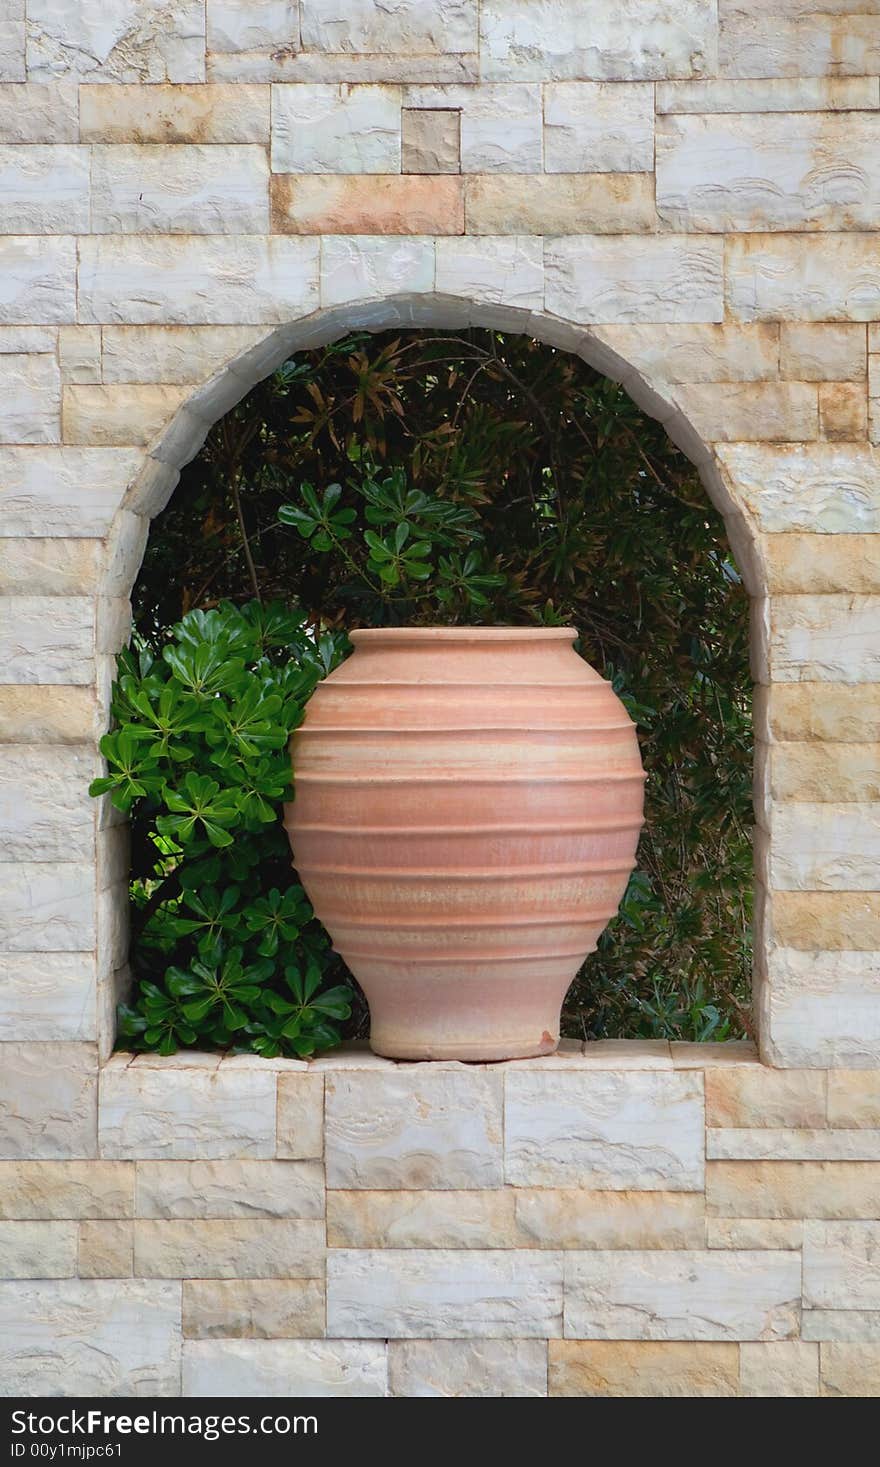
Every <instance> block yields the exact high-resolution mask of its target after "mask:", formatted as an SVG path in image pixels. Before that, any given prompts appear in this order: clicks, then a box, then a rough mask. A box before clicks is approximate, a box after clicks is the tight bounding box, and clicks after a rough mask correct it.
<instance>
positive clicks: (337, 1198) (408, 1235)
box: [327, 1187, 554, 1248]
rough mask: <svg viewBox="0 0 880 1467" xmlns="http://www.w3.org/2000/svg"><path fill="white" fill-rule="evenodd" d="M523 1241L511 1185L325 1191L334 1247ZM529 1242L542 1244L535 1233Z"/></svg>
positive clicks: (468, 1245) (512, 1243) (490, 1245)
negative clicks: (470, 1188) (481, 1189)
mask: <svg viewBox="0 0 880 1467" xmlns="http://www.w3.org/2000/svg"><path fill="white" fill-rule="evenodd" d="M521 1241H522V1239H521V1236H520V1235H519V1233H518V1230H517V1223H516V1219H515V1217H514V1195H513V1193H512V1192H511V1191H510V1189H509V1188H501V1187H498V1188H493V1189H491V1190H488V1191H485V1192H477V1191H471V1192H438V1191H430V1192H411V1191H385V1192H382V1191H372V1192H366V1191H352V1192H335V1191H330V1192H328V1193H327V1242H328V1245H329V1246H330V1247H331V1248H516V1247H517V1246H518V1244H519V1243H520V1242H521ZM527 1246H528V1247H535V1246H541V1245H540V1243H536V1240H535V1239H534V1238H531V1239H529V1240H528V1243H527ZM550 1246H554V1245H552V1244H551V1245H550Z"/></svg>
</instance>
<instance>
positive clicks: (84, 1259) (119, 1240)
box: [76, 1222, 134, 1279]
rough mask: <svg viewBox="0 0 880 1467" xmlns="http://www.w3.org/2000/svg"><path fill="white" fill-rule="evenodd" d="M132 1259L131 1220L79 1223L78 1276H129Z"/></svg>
mask: <svg viewBox="0 0 880 1467" xmlns="http://www.w3.org/2000/svg"><path fill="white" fill-rule="evenodd" d="M133 1259H134V1224H133V1223H131V1222H81V1223H80V1225H79V1248H78V1252H77V1266H76V1271H77V1273H78V1274H79V1277H80V1278H81V1279H123V1278H130V1277H131V1274H132V1264H133Z"/></svg>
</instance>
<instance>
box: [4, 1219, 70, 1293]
mask: <svg viewBox="0 0 880 1467" xmlns="http://www.w3.org/2000/svg"><path fill="white" fill-rule="evenodd" d="M75 1273H76V1223H73V1222H0V1279H53V1278H72V1277H73V1275H74V1274H75Z"/></svg>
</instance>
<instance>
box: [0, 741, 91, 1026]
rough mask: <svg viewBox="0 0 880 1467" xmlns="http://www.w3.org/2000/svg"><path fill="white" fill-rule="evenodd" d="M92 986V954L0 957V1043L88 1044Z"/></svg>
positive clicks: (5, 955) (12, 954)
mask: <svg viewBox="0 0 880 1467" xmlns="http://www.w3.org/2000/svg"><path fill="white" fill-rule="evenodd" d="M7 747H11V746H7ZM59 752H60V751H59ZM95 988H96V963H95V955H94V953H0V1041H16V1040H29V1039H35V1040H48V1039H61V1040H86V1041H88V1040H93V1039H94V1038H95V1029H96V1019H95Z"/></svg>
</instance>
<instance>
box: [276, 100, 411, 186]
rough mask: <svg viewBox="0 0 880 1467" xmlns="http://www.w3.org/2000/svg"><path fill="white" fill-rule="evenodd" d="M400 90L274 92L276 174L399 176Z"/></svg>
mask: <svg viewBox="0 0 880 1467" xmlns="http://www.w3.org/2000/svg"><path fill="white" fill-rule="evenodd" d="M400 128H401V123H400V88H399V87H395V86H358V85H355V86H346V85H337V86H333V85H331V84H329V83H320V82H315V83H309V82H297V83H296V84H295V85H293V86H275V87H273V88H272V170H273V172H275V173H336V174H341V173H358V174H363V173H399V172H400Z"/></svg>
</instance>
